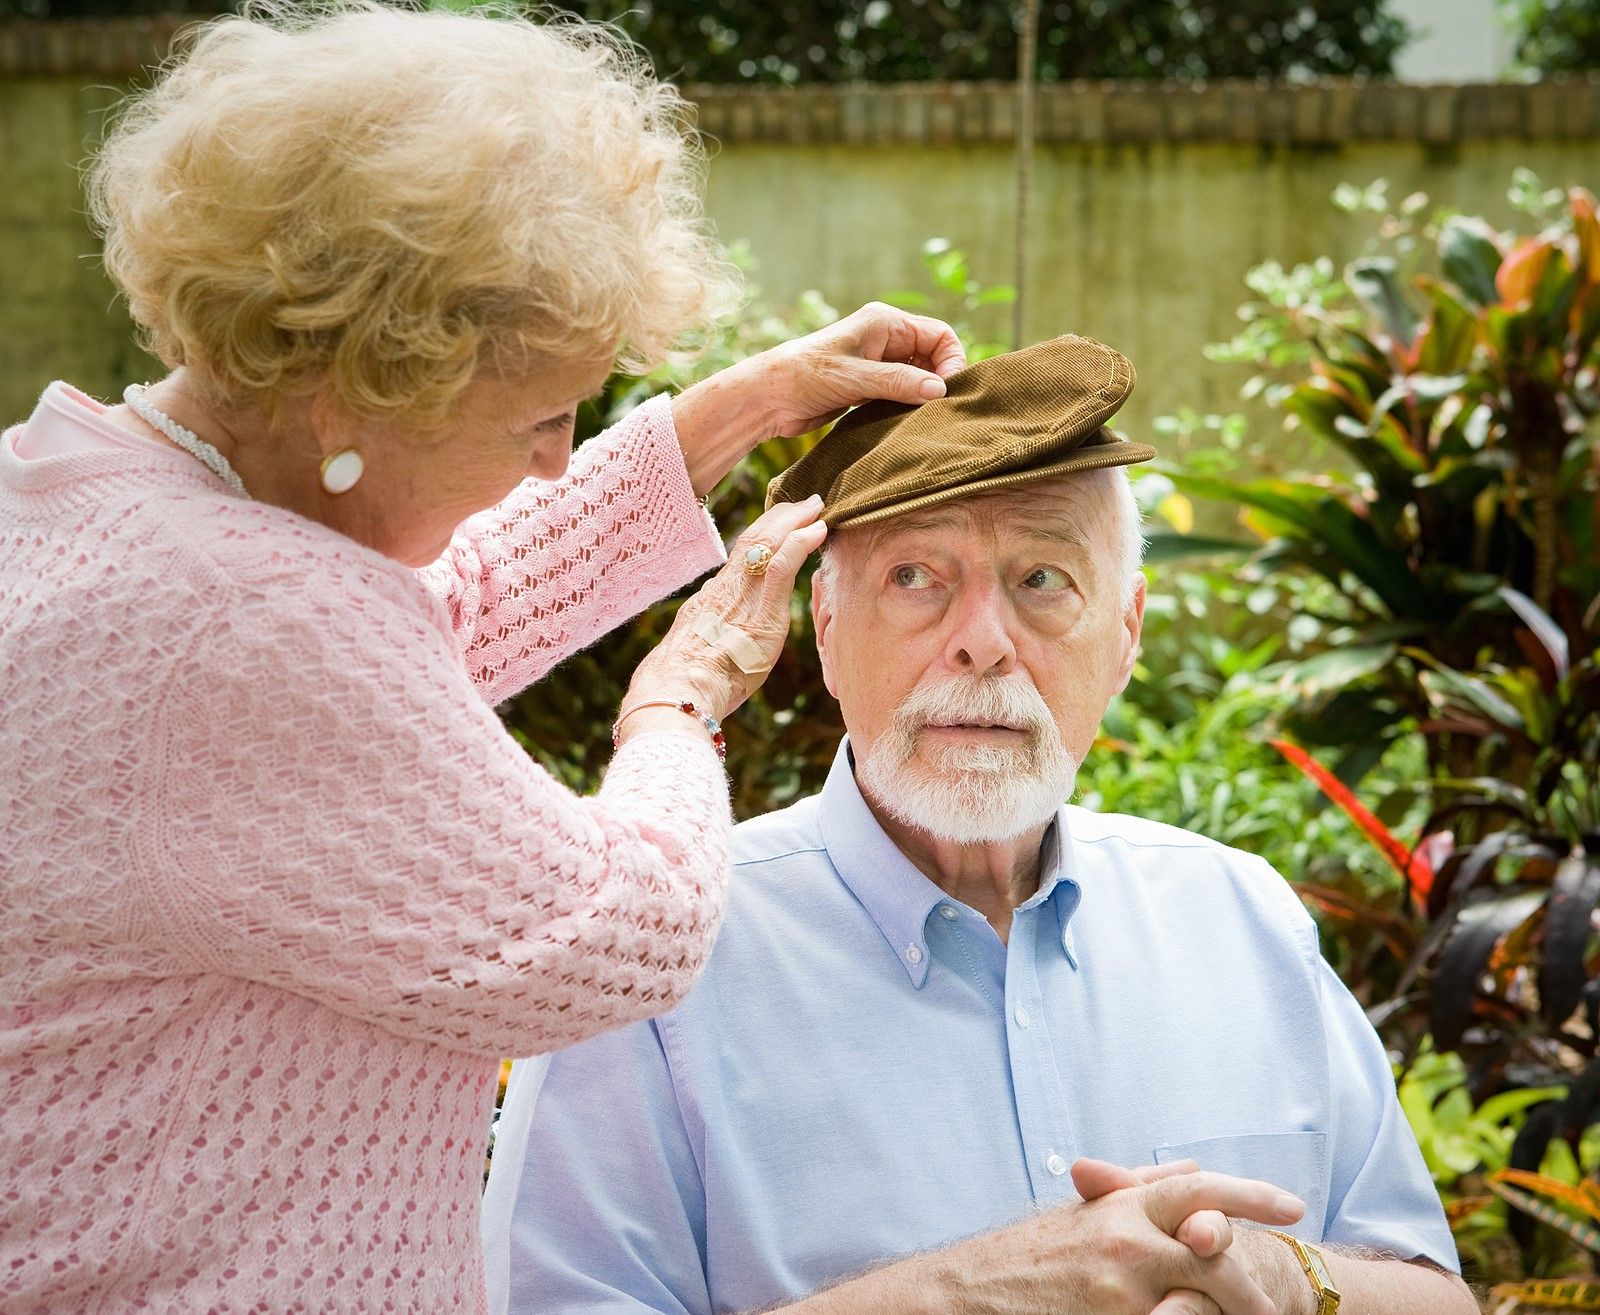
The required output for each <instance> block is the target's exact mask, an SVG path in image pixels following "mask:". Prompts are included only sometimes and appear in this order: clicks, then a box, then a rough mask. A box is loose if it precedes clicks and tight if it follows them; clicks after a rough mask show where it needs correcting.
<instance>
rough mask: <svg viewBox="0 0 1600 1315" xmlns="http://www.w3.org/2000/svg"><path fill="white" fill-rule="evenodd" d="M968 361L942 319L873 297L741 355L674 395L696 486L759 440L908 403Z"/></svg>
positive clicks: (705, 484) (713, 480) (928, 395)
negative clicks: (831, 320) (873, 406)
mask: <svg viewBox="0 0 1600 1315" xmlns="http://www.w3.org/2000/svg"><path fill="white" fill-rule="evenodd" d="M966 363H967V355H966V352H965V351H964V350H963V348H962V346H961V340H960V339H959V338H957V337H956V332H955V330H954V329H952V328H951V327H950V326H949V325H948V324H946V323H944V321H942V320H935V319H930V318H929V317H928V316H926V315H913V314H911V313H910V312H909V311H903V310H896V309H895V308H894V307H893V306H885V305H884V304H883V303H882V302H877V301H874V302H868V303H867V304H866V305H865V306H863V307H862V308H861V309H860V310H858V311H856V312H855V314H853V315H847V316H846V317H845V318H844V319H842V320H839V321H838V322H837V323H835V324H830V325H829V326H828V327H827V328H825V329H818V330H817V331H816V332H815V333H808V334H806V335H805V337H803V338H796V339H794V340H793V341H791V342H786V343H783V344H782V345H781V346H778V347H773V348H771V349H769V350H767V351H764V352H759V353H757V354H756V355H755V356H751V357H747V358H746V359H745V360H743V361H740V362H739V363H738V364H737V365H732V366H729V367H728V368H727V369H726V370H723V371H720V372H719V373H717V374H714V375H712V376H711V377H710V378H709V379H705V380H702V381H701V382H700V383H698V384H695V385H694V386H693V387H691V388H686V389H685V390H684V391H683V392H681V393H679V394H678V396H677V397H675V398H673V399H672V419H673V423H674V425H675V426H676V427H677V430H678V442H679V443H680V444H681V445H682V447H683V455H684V461H685V462H686V463H687V465H688V468H689V478H690V480H691V482H692V483H693V484H694V488H695V492H696V493H699V494H702V495H703V494H706V493H709V492H710V491H711V490H712V489H713V488H715V487H716V485H717V482H718V481H719V480H721V479H722V477H723V476H724V475H726V474H727V473H728V472H729V471H730V470H732V469H733V467H734V466H735V465H736V464H737V463H738V462H739V460H740V459H741V458H742V457H743V456H744V455H745V454H746V453H747V452H749V451H750V449H751V448H753V447H754V446H755V445H756V444H757V443H759V442H761V441H763V440H764V439H768V438H773V437H776V436H782V437H786V438H788V437H793V436H794V435H796V434H804V433H806V432H808V431H809V430H812V429H816V428H818V427H819V426H821V425H825V424H827V423H828V421H830V420H835V419H837V418H838V417H839V416H841V415H842V414H844V412H845V411H847V410H848V409H849V408H850V407H852V406H856V405H858V404H860V403H862V402H870V401H872V400H873V399H874V398H880V397H881V398H887V399H889V400H890V401H895V402H905V403H907V404H911V405H915V404H916V403H918V402H926V401H929V400H930V399H932V398H935V397H942V396H943V395H944V380H945V379H946V378H947V377H948V376H949V375H952V374H954V373H955V372H956V371H957V370H959V369H961V368H962V367H963V366H965V365H966Z"/></svg>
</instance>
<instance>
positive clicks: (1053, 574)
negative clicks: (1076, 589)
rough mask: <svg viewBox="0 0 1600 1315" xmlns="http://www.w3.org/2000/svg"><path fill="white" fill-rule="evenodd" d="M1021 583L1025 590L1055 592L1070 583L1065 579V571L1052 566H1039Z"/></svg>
mask: <svg viewBox="0 0 1600 1315" xmlns="http://www.w3.org/2000/svg"><path fill="white" fill-rule="evenodd" d="M1022 583H1023V587H1024V588H1027V589H1043V590H1057V589H1065V588H1067V587H1068V586H1069V585H1071V583H1072V581H1071V580H1069V579H1068V578H1067V573H1066V572H1065V571H1062V570H1058V569H1057V568H1056V567H1054V566H1041V567H1038V568H1037V569H1036V570H1034V572H1033V573H1032V574H1031V575H1029V576H1028V578H1027V579H1025V580H1024V581H1023V582H1022Z"/></svg>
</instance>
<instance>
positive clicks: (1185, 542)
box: [1144, 531, 1259, 566]
mask: <svg viewBox="0 0 1600 1315" xmlns="http://www.w3.org/2000/svg"><path fill="white" fill-rule="evenodd" d="M1258 546H1259V545H1257V544H1253V543H1246V542H1245V541H1243V540H1242V539H1223V538H1214V537H1211V536H1208V535H1204V534H1175V533H1171V532H1168V531H1154V532H1152V533H1150V534H1148V535H1146V536H1145V550H1144V560H1145V565H1147V566H1150V565H1154V564H1156V563H1160V562H1176V561H1182V560H1184V559H1186V558H1190V557H1215V556H1219V555H1220V554H1222V553H1235V554H1237V553H1248V552H1253V551H1255V549H1256V548H1257V547H1258Z"/></svg>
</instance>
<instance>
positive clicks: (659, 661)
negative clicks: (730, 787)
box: [619, 497, 828, 742]
mask: <svg viewBox="0 0 1600 1315" xmlns="http://www.w3.org/2000/svg"><path fill="white" fill-rule="evenodd" d="M821 514H822V500H821V499H820V498H817V497H812V498H810V499H808V500H807V501H805V502H781V503H779V504H778V505H777V506H775V507H773V508H771V509H770V510H768V511H765V512H763V513H762V514H761V515H760V516H759V517H758V518H757V519H756V520H755V521H754V522H753V523H752V524H751V526H750V528H749V529H747V530H746V531H745V532H744V533H743V534H741V535H740V536H739V538H738V539H737V540H736V541H735V543H734V545H733V551H732V552H731V553H730V554H729V556H728V561H727V564H726V565H724V566H723V568H722V569H721V570H720V571H718V572H717V573H716V574H715V575H714V576H712V577H711V578H710V579H709V580H707V581H706V582H705V584H703V585H702V586H701V587H700V591H699V592H698V593H696V594H695V595H694V596H693V597H692V598H690V599H688V600H687V601H686V602H685V603H684V604H683V606H682V607H680V608H679V609H678V615H677V618H676V620H674V621H673V623H672V628H671V629H670V630H669V631H667V634H666V637H665V638H664V639H662V641H661V643H660V644H659V645H657V646H656V649H655V651H654V652H652V653H651V654H650V655H649V656H648V657H646V658H645V660H644V661H643V662H641V663H640V664H639V667H638V670H636V671H635V672H634V674H633V681H632V682H631V684H630V685H629V687H628V693H627V696H626V697H625V698H624V699H623V700H622V709H621V712H622V713H623V714H625V720H624V721H622V722H621V723H620V726H619V732H620V733H619V742H620V740H622V739H626V738H627V737H628V735H629V734H630V733H632V734H637V733H638V732H640V731H642V730H645V729H661V728H662V727H664V726H666V725H668V724H669V723H668V722H666V721H664V720H663V718H664V717H665V718H678V717H680V716H681V714H678V713H674V712H672V711H671V709H664V708H645V709H641V710H640V711H639V712H637V713H630V712H629V710H630V709H632V708H635V707H638V706H639V705H640V704H642V703H646V702H655V701H657V700H662V701H666V702H670V703H682V702H691V703H693V704H694V705H695V706H696V707H697V708H698V709H700V710H701V711H702V712H705V713H710V714H711V715H712V716H713V717H716V718H718V719H719V720H720V719H722V718H724V717H726V716H727V715H728V714H729V713H730V712H732V711H733V710H734V709H735V708H737V707H738V706H739V705H740V704H741V703H743V702H744V701H745V699H746V698H748V697H749V696H750V694H751V692H752V691H753V690H755V689H757V688H758V687H759V686H760V685H761V682H762V681H764V680H765V679H766V678H767V674H768V673H769V672H770V671H771V670H772V667H773V664H774V663H775V662H777V660H778V655H779V654H780V653H782V652H783V644H784V640H785V639H786V638H787V637H788V634H789V618H790V606H789V605H790V599H791V597H792V595H793V593H794V583H795V577H796V576H797V575H798V574H799V573H800V567H801V564H802V563H803V562H804V561H805V559H806V558H807V557H809V556H810V555H811V553H812V552H814V551H815V550H816V549H817V548H819V547H821V546H822V541H823V539H825V538H826V537H827V533H828V531H827V526H826V525H824V524H823V522H822V521H820V520H818V519H817V518H818V517H819V516H820V515H821ZM762 562H765V569H764V570H761V571H759V572H756V571H753V570H752V569H751V568H752V566H758V565H760V564H761V563H762Z"/></svg>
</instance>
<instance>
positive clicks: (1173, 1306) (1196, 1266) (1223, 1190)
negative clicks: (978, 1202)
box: [925, 1161, 1304, 1315]
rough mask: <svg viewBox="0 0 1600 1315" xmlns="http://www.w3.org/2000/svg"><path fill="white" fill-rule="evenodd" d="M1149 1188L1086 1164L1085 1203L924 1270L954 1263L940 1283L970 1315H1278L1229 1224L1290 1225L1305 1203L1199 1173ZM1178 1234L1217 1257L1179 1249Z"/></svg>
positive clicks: (1157, 1175) (1158, 1175) (1176, 1175)
mask: <svg viewBox="0 0 1600 1315" xmlns="http://www.w3.org/2000/svg"><path fill="white" fill-rule="evenodd" d="M1123 1175H1126V1177H1123ZM1142 1177H1143V1179H1144V1180H1141V1175H1140V1174H1135V1173H1132V1172H1131V1171H1128V1170H1119V1169H1117V1168H1116V1166H1114V1165H1106V1164H1103V1163H1101V1162H1098V1161H1079V1163H1078V1164H1077V1165H1076V1166H1074V1182H1075V1183H1076V1184H1077V1185H1078V1187H1079V1191H1080V1192H1084V1189H1085V1187H1087V1188H1088V1189H1089V1190H1088V1192H1085V1193H1084V1194H1085V1197H1086V1199H1085V1200H1083V1201H1082V1202H1073V1203H1072V1204H1070V1205H1065V1206H1061V1207H1059V1208H1057V1209H1055V1210H1052V1211H1049V1212H1048V1213H1045V1214H1041V1215H1037V1216H1035V1217H1034V1218H1032V1219H1029V1220H1026V1221H1025V1222H1023V1223H1020V1224H1013V1225H1011V1226H1010V1227H1009V1228H1004V1229H1001V1230H1000V1231H998V1232H995V1233H991V1234H988V1235H987V1236H984V1237H980V1238H975V1239H973V1240H972V1241H970V1242H964V1243H960V1244H958V1245H956V1246H954V1247H951V1248H950V1249H949V1250H948V1251H945V1252H942V1253H938V1254H937V1255H935V1256H930V1257H926V1258H925V1259H926V1260H927V1261H929V1262H933V1263H934V1264H935V1265H936V1266H938V1262H940V1261H943V1262H944V1263H943V1265H942V1266H939V1268H938V1270H937V1273H936V1281H938V1280H939V1279H942V1280H943V1281H945V1282H947V1283H949V1284H950V1285H952V1286H953V1287H954V1288H955V1289H956V1290H958V1291H959V1293H960V1297H959V1299H958V1301H957V1305H958V1306H959V1307H960V1308H961V1309H963V1310H969V1311H974V1312H984V1313H985V1315H1020V1312H1024V1311H1029V1312H1031V1311H1037V1310H1039V1309H1040V1308H1041V1307H1044V1308H1048V1309H1050V1310H1052V1311H1054V1312H1059V1313H1060V1315H1190V1313H1191V1312H1192V1315H1214V1312H1215V1311H1217V1310H1219V1309H1220V1310H1221V1312H1222V1315H1279V1308H1278V1306H1277V1304H1276V1303H1275V1302H1274V1301H1273V1300H1272V1298H1271V1297H1269V1296H1268V1294H1267V1293H1266V1292H1264V1291H1263V1290H1262V1288H1261V1286H1260V1285H1259V1284H1258V1283H1257V1282H1256V1281H1255V1280H1254V1278H1252V1277H1251V1274H1250V1272H1249V1271H1248V1269H1247V1268H1246V1267H1245V1265H1244V1264H1242V1263H1241V1261H1240V1260H1239V1258H1238V1257H1237V1256H1234V1255H1231V1254H1229V1250H1228V1246H1229V1244H1230V1243H1231V1242H1232V1240H1233V1239H1232V1229H1231V1226H1230V1225H1228V1222H1227V1217H1228V1216H1232V1217H1234V1218H1238V1219H1249V1220H1254V1221H1256V1222H1258V1223H1263V1224H1274V1225H1283V1224H1290V1223H1293V1222H1294V1221H1295V1220H1297V1219H1298V1218H1300V1216H1301V1214H1302V1213H1303V1211H1304V1206H1303V1204H1302V1203H1301V1202H1300V1201H1298V1200H1297V1199H1296V1198H1294V1197H1292V1196H1290V1195H1289V1194H1288V1193H1286V1192H1282V1191H1280V1190H1279V1189H1278V1188H1276V1187H1274V1186H1272V1184H1270V1183H1263V1182H1254V1181H1250V1180H1247V1179H1241V1178H1230V1177H1228V1176H1226V1175H1224V1174H1216V1173H1202V1172H1198V1171H1196V1170H1195V1169H1194V1167H1193V1166H1192V1165H1191V1164H1183V1165H1170V1166H1161V1167H1159V1168H1157V1169H1155V1170H1148V1171H1144V1172H1143V1175H1142ZM1130 1180H1131V1181H1130ZM1089 1193H1099V1194H1097V1195H1094V1196H1092V1197H1091V1196H1090V1195H1089ZM1219 1217H1220V1218H1221V1230H1219V1229H1218V1222H1217V1221H1218V1218H1219ZM1180 1231H1182V1232H1184V1234H1185V1236H1189V1237H1191V1238H1192V1239H1193V1240H1194V1241H1196V1242H1199V1243H1201V1245H1202V1249H1205V1250H1208V1251H1210V1254H1207V1255H1199V1254H1196V1251H1195V1250H1194V1249H1192V1248H1191V1247H1190V1246H1189V1245H1187V1244H1186V1243H1184V1242H1180V1241H1179V1240H1178V1234H1179V1232H1180ZM1213 1244H1214V1245H1215V1246H1216V1249H1215V1250H1211V1247H1212V1245H1213ZM1205 1301H1209V1302H1210V1303H1212V1304H1211V1305H1209V1306H1208V1305H1206V1304H1203V1303H1204V1302H1205ZM1197 1303H1201V1304H1197Z"/></svg>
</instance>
